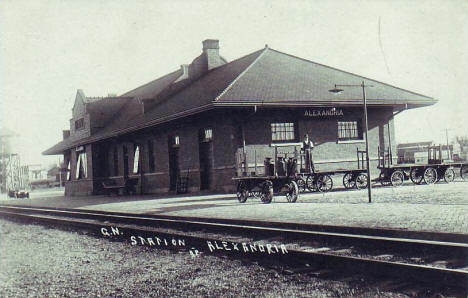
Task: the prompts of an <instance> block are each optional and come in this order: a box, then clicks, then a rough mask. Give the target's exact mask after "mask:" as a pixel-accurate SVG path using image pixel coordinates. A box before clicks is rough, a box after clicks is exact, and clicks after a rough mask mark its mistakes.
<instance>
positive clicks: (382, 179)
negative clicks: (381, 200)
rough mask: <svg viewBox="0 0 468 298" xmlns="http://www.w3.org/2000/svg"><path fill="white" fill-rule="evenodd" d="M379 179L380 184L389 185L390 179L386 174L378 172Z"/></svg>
mask: <svg viewBox="0 0 468 298" xmlns="http://www.w3.org/2000/svg"><path fill="white" fill-rule="evenodd" d="M379 181H380V184H382V186H389V185H391V184H392V182H391V181H390V179H389V178H388V177H387V175H385V173H384V172H380V174H379Z"/></svg>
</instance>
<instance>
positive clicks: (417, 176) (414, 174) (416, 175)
mask: <svg viewBox="0 0 468 298" xmlns="http://www.w3.org/2000/svg"><path fill="white" fill-rule="evenodd" d="M410 179H411V181H412V182H413V183H414V184H421V183H422V181H423V179H424V171H423V169H421V168H412V169H411V171H410Z"/></svg>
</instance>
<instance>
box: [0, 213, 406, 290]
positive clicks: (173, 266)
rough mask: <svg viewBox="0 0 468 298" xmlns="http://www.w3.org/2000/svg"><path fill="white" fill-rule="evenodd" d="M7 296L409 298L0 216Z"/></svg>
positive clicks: (0, 276)
mask: <svg viewBox="0 0 468 298" xmlns="http://www.w3.org/2000/svg"><path fill="white" fill-rule="evenodd" d="M0 296H1V297H219V296H223V297H407V296H406V295H404V294H399V293H391V292H381V291H379V289H377V288H370V287H367V286H365V282H360V281H351V282H342V281H334V280H327V279H320V278H314V277H311V276H308V275H306V274H295V275H284V274H281V273H278V271H276V270H273V269H267V268H264V267H262V266H259V265H255V264H250V263H246V262H242V261H240V260H232V259H228V258H222V257H215V256H211V255H202V256H200V257H192V256H191V255H190V254H189V252H188V251H175V252H174V251H167V250H159V249H151V248H148V247H141V246H131V245H129V244H128V243H122V242H112V241H109V240H107V239H99V238H96V237H92V236H88V235H84V234H82V233H77V232H70V231H61V230H55V229H50V228H46V227H43V226H39V225H23V224H19V223H14V222H10V221H7V220H4V219H0Z"/></svg>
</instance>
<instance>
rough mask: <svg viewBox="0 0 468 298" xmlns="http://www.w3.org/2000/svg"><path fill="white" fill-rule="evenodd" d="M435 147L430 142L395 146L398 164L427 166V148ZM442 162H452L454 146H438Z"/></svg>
mask: <svg viewBox="0 0 468 298" xmlns="http://www.w3.org/2000/svg"><path fill="white" fill-rule="evenodd" d="M431 146H435V145H434V144H433V142H432V141H427V142H416V143H401V144H398V145H397V154H398V163H399V164H402V163H417V164H427V163H428V162H429V153H428V148H429V147H431ZM440 146H441V151H440V152H441V154H442V160H452V158H453V156H454V146H453V145H449V146H448V147H447V145H440Z"/></svg>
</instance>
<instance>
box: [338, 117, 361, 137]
mask: <svg viewBox="0 0 468 298" xmlns="http://www.w3.org/2000/svg"><path fill="white" fill-rule="evenodd" d="M359 139H361V132H360V127H359V125H358V122H357V121H338V140H342V141H346V140H359Z"/></svg>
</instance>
